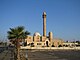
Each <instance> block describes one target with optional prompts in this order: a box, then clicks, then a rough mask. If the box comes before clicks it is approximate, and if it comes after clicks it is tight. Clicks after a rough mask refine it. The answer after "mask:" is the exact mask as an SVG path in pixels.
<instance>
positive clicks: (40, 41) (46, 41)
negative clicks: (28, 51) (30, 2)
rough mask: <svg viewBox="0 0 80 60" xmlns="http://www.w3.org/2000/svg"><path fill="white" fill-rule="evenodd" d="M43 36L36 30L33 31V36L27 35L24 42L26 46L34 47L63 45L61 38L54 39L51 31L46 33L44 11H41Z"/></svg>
mask: <svg viewBox="0 0 80 60" xmlns="http://www.w3.org/2000/svg"><path fill="white" fill-rule="evenodd" d="M42 17H43V36H41V35H40V34H39V33H38V32H36V33H34V35H33V36H27V37H26V39H25V42H26V44H27V46H34V47H51V46H52V45H54V46H56V47H57V46H59V45H61V46H62V45H63V40H62V39H54V38H53V33H52V32H49V35H48V36H47V35H46V12H43V15H42Z"/></svg>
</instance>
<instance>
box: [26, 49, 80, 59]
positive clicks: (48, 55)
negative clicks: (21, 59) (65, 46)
mask: <svg viewBox="0 0 80 60" xmlns="http://www.w3.org/2000/svg"><path fill="white" fill-rule="evenodd" d="M27 54H28V60H80V50H43V51H42V50H27Z"/></svg>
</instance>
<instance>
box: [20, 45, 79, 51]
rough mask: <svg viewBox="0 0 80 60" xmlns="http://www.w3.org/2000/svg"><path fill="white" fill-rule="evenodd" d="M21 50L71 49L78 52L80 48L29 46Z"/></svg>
mask: <svg viewBox="0 0 80 60" xmlns="http://www.w3.org/2000/svg"><path fill="white" fill-rule="evenodd" d="M21 49H52V50H53V49H54V50H55V49H63V50H64V49H65V50H66V49H67V50H68V49H71V50H74V49H76V50H80V47H28V46H26V47H21Z"/></svg>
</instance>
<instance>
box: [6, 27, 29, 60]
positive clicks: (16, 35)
mask: <svg viewBox="0 0 80 60" xmlns="http://www.w3.org/2000/svg"><path fill="white" fill-rule="evenodd" d="M7 33H8V39H10V40H11V41H12V42H13V41H14V44H15V46H16V50H17V60H20V58H19V49H20V43H19V42H20V40H22V39H25V37H26V36H27V35H29V34H30V32H28V31H25V30H24V26H18V27H16V28H10V31H8V32H7Z"/></svg>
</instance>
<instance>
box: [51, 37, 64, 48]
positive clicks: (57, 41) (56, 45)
mask: <svg viewBox="0 0 80 60" xmlns="http://www.w3.org/2000/svg"><path fill="white" fill-rule="evenodd" d="M63 42H64V41H63V40H61V39H53V42H52V44H54V46H55V47H58V46H59V45H62V46H63Z"/></svg>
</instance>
